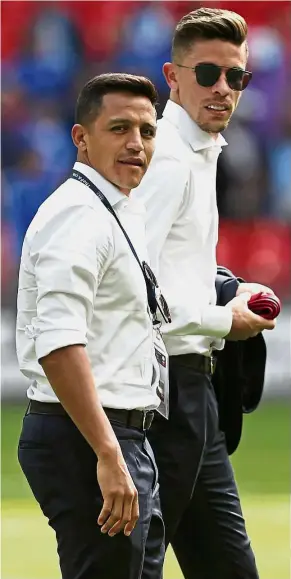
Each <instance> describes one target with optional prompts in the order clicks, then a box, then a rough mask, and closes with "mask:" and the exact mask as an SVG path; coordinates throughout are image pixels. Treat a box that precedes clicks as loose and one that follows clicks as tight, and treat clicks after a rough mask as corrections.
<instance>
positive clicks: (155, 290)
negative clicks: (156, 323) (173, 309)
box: [142, 261, 171, 324]
mask: <svg viewBox="0 0 291 579" xmlns="http://www.w3.org/2000/svg"><path fill="white" fill-rule="evenodd" d="M142 268H143V272H144V277H145V280H146V285H147V293H148V302H149V305H150V309H151V311H152V312H153V311H154V312H156V310H157V308H158V310H159V311H160V313H161V315H162V317H163V319H164V320H165V322H166V323H167V324H169V323H170V322H171V314H170V310H169V306H168V304H167V302H166V300H165V298H164V296H163V294H162V292H161V290H160V288H159V285H158V282H157V278H156V276H155V274H154V272H153V271H152V269H151V268H150V266H149V265H148V264H147V263H146V261H143V262H142Z"/></svg>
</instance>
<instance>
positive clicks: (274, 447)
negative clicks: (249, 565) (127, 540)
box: [1, 400, 290, 579]
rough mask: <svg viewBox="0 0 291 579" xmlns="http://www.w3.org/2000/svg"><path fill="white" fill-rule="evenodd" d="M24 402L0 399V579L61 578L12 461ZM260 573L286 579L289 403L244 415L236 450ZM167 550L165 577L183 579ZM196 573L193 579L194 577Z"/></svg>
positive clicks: (48, 536)
mask: <svg viewBox="0 0 291 579" xmlns="http://www.w3.org/2000/svg"><path fill="white" fill-rule="evenodd" d="M22 415H23V407H21V406H12V405H9V406H6V405H4V404H3V405H2V443H1V444H2V572H1V577H2V579H59V578H60V572H59V569H58V561H57V555H56V549H55V538H54V534H53V531H52V530H51V529H50V528H49V527H48V525H47V524H46V521H45V519H44V518H43V516H42V515H41V513H40V511H39V509H38V506H37V505H36V504H35V503H34V500H33V499H32V498H31V495H30V490H29V488H28V487H27V484H26V481H25V480H24V478H23V476H22V474H21V472H20V469H19V467H18V464H17V458H16V447H17V438H18V435H19V431H20V428H21V420H22ZM232 462H233V465H234V468H235V472H236V478H237V481H238V485H239V489H240V493H241V498H242V505H243V510H244V514H245V518H246V522H247V528H248V532H249V534H250V536H251V539H252V544H253V547H254V550H255V553H256V557H257V562H258V567H259V571H260V578H261V579H289V578H290V565H289V544H290V541H289V533H290V509H289V494H290V408H289V401H286V400H285V401H280V402H272V403H271V402H269V403H264V404H262V405H261V407H260V408H259V409H258V410H257V411H256V412H255V413H254V414H253V415H250V416H246V417H245V423H244V433H243V439H242V442H241V445H240V448H239V450H238V451H237V453H236V454H235V456H234V457H233V461H232ZM182 577H183V576H182V573H181V571H180V569H179V567H178V565H177V562H176V560H175V557H174V555H173V553H172V552H171V551H169V553H168V554H167V558H166V562H165V574H164V579H182ZM193 579H194V578H193Z"/></svg>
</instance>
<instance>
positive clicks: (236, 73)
mask: <svg viewBox="0 0 291 579" xmlns="http://www.w3.org/2000/svg"><path fill="white" fill-rule="evenodd" d="M176 64H177V63H176ZM177 66H179V67H180V68H189V69H191V70H193V72H195V74H196V80H197V82H198V84H200V86H206V87H209V86H213V85H214V84H215V83H216V82H217V81H218V79H219V78H220V76H221V73H222V71H223V70H225V71H226V73H225V76H226V80H227V84H228V86H229V87H230V88H231V89H232V90H238V91H242V90H244V89H245V88H246V87H247V86H248V84H249V82H250V80H251V78H252V73H251V72H249V71H248V70H243V69H242V68H238V67H235V66H234V67H232V68H228V67H226V66H218V65H217V64H212V63H211V62H200V63H199V64H196V66H193V67H192V66H184V65H183V64H177Z"/></svg>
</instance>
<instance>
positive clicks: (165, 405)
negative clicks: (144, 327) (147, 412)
mask: <svg viewBox="0 0 291 579" xmlns="http://www.w3.org/2000/svg"><path fill="white" fill-rule="evenodd" d="M154 333H155V339H154V347H155V355H156V359H157V362H158V364H159V369H160V379H159V384H158V388H157V395H158V397H159V398H160V400H161V403H160V405H159V407H158V408H157V411H158V412H159V413H160V414H161V415H162V416H164V417H165V418H169V355H168V352H167V350H166V346H165V344H164V342H163V339H162V336H161V334H160V332H159V330H155V332H154Z"/></svg>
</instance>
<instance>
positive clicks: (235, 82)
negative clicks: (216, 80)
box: [226, 68, 252, 91]
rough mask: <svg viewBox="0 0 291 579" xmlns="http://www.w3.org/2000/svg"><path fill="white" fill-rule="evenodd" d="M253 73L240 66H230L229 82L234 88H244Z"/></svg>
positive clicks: (228, 72) (227, 77) (239, 89)
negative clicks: (241, 68)
mask: <svg viewBox="0 0 291 579" xmlns="http://www.w3.org/2000/svg"><path fill="white" fill-rule="evenodd" d="M251 76H252V75H251V73H249V72H245V71H244V70H240V69H239V68H230V69H229V70H228V71H227V73H226V79H227V82H228V84H229V86H230V88H231V89H232V90H238V91H242V90H244V89H245V88H246V87H247V86H248V84H249V81H250V79H251Z"/></svg>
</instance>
